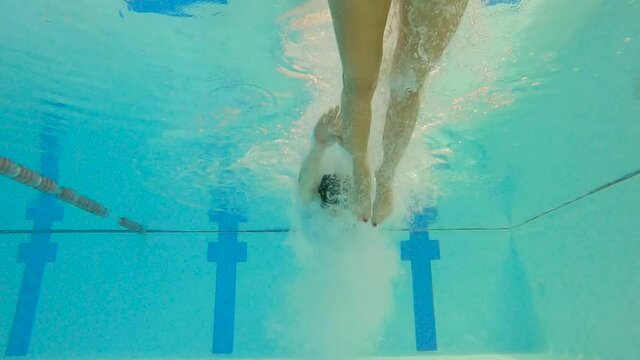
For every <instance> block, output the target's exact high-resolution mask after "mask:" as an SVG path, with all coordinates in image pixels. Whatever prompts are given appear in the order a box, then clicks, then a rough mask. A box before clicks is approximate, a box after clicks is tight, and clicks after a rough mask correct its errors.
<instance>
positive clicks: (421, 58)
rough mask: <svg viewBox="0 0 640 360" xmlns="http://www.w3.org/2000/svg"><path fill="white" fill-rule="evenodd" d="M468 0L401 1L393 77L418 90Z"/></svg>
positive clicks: (444, 45)
mask: <svg viewBox="0 0 640 360" xmlns="http://www.w3.org/2000/svg"><path fill="white" fill-rule="evenodd" d="M467 3H468V0H401V2H400V8H399V29H398V41H397V42H396V49H395V51H394V60H393V62H394V64H393V68H394V76H395V77H396V78H398V80H399V79H404V80H405V81H407V80H408V79H409V78H410V80H411V81H413V82H415V84H412V85H413V86H411V87H417V88H419V87H420V86H421V85H422V83H423V82H424V80H425V78H426V76H427V73H428V71H429V70H430V69H431V68H432V66H433V64H435V63H436V62H437V61H438V60H439V59H440V57H441V56H442V53H443V52H444V50H445V49H446V47H447V45H448V44H449V41H450V40H451V37H453V34H455V32H456V30H457V29H458V26H459V25H460V21H461V20H462V16H463V15H464V11H465V9H466V7H467Z"/></svg>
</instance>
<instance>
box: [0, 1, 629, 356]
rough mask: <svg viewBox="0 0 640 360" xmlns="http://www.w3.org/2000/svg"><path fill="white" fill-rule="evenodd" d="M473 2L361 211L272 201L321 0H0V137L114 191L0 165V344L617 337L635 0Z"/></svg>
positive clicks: (333, 62)
mask: <svg viewBox="0 0 640 360" xmlns="http://www.w3.org/2000/svg"><path fill="white" fill-rule="evenodd" d="M490 3H491V4H483V3H481V2H479V1H477V2H472V3H471V5H470V8H469V9H468V12H467V14H466V17H465V21H464V22H463V25H462V26H461V29H460V31H459V32H458V34H457V35H456V37H455V39H454V40H453V42H452V43H451V45H450V48H449V51H448V53H447V54H446V55H445V57H444V59H443V61H442V64H441V65H440V67H439V68H438V70H437V71H435V72H434V73H433V74H432V76H431V81H430V83H429V85H428V87H427V88H426V91H425V99H424V106H423V110H422V113H421V117H420V120H419V124H418V128H417V130H416V134H415V136H414V139H413V140H412V143H411V145H410V147H409V149H408V151H407V156H406V157H405V159H404V162H403V164H402V165H401V169H400V170H399V174H398V179H397V183H396V191H397V199H396V211H395V213H394V216H393V217H392V218H391V219H390V220H389V221H388V222H387V223H385V224H384V226H383V227H382V229H381V230H374V229H372V228H370V227H367V226H364V225H354V224H353V222H352V221H350V220H349V218H347V217H344V216H338V217H331V216H330V215H329V214H327V213H326V212H323V211H319V210H318V209H313V208H311V209H300V208H298V207H296V205H295V201H294V193H295V183H296V178H297V171H298V167H299V165H300V162H301V160H302V157H303V156H304V152H305V151H306V149H307V148H308V146H309V140H310V139H309V134H310V130H311V128H312V126H313V124H314V122H315V120H316V119H317V118H318V116H319V115H320V114H321V113H322V112H324V111H325V110H326V109H327V108H329V107H330V106H333V105H334V104H335V103H336V102H337V100H338V97H339V90H338V89H339V88H340V82H339V79H340V67H339V59H338V56H337V52H336V49H335V41H334V39H333V33H332V29H331V23H330V18H329V16H328V10H327V7H326V2H325V1H315V0H314V1H301V0H300V1H293V0H291V1H285V0H278V1H272V2H264V1H259V0H228V1H222V0H221V1H203V2H192V1H115V0H114V1H100V2H96V1H74V2H68V3H61V2H46V1H36V2H31V3H28V2H21V1H15V0H7V1H4V2H3V3H2V11H1V12H0V74H1V76H0V115H1V118H0V124H1V126H0V129H1V131H0V156H1V157H6V158H10V159H12V160H13V161H14V162H16V163H19V164H21V165H24V166H26V167H28V168H30V169H33V170H35V171H38V172H41V173H42V174H44V175H46V176H48V177H51V178H53V179H55V180H56V181H57V182H58V183H59V184H60V185H61V186H65V187H69V188H73V189H75V190H76V191H77V192H78V193H81V194H83V195H86V196H88V197H90V198H92V199H95V200H96V201H98V202H100V203H101V204H103V205H104V206H106V207H108V208H109V211H110V213H111V214H113V216H111V217H109V218H106V219H105V218H100V217H96V216H93V215H91V214H88V213H87V212H84V211H82V210H80V209H78V208H75V207H73V206H70V205H68V204H65V203H63V202H61V201H59V200H56V199H55V198H53V197H46V196H43V195H41V194H40V193H38V192H37V191H36V190H34V189H32V188H29V187H27V186H24V185H22V184H19V183H18V182H15V181H13V180H11V179H9V178H6V177H1V178H0V195H2V196H0V349H1V350H2V352H3V354H5V356H7V357H13V356H15V357H21V356H27V357H37V358H65V359H67V358H71V359H73V358H87V359H89V358H121V359H124V358H161V357H170V358H208V357H214V358H215V357H238V358H256V357H261V358H265V357H268V358H280V357H294V358H307V357H315V358H326V359H338V358H356V357H377V356H384V357H401V356H429V357H434V356H435V358H438V356H442V357H444V358H456V357H458V356H459V357H462V358H467V357H468V358H489V359H491V358H503V357H504V358H516V359H518V358H523V359H524V358H532V359H533V358H536V359H538V358H540V359H556V358H567V359H636V358H639V357H640V328H639V327H638V324H640V305H639V303H638V300H637V299H638V298H640V290H638V289H640V276H639V275H638V274H639V272H640V262H638V260H637V259H638V258H639V256H640V245H639V244H640V242H639V241H638V240H639V239H640V221H639V219H640V205H639V204H640V176H638V174H639V171H640V122H639V121H638V120H639V119H640V115H639V114H640V61H639V60H638V59H640V25H639V22H638V19H639V18H640V2H638V1H636V0H616V1H608V2H606V1H600V0H585V1H580V2H560V1H552V0H538V1H534V0H529V1H521V2H516V3H515V4H512V3H513V2H510V1H503V2H498V1H492V2H490ZM493 3H497V4H493ZM391 24H392V25H391V26H390V28H389V29H388V30H389V31H388V36H387V39H386V43H387V44H392V39H393V34H394V28H393V15H392V17H391ZM385 70H386V67H385V66H383V74H382V75H383V79H382V81H381V83H382V84H383V86H382V87H381V89H380V91H379V93H378V94H377V96H376V98H375V99H374V104H373V109H374V119H373V125H372V126H373V129H372V140H371V148H372V151H373V156H372V161H373V162H374V163H375V162H377V161H379V159H380V154H379V151H378V149H379V148H380V146H379V142H380V139H379V137H380V134H381V120H382V117H381V116H382V114H383V111H384V105H385V102H386V100H385V99H386V87H385V86H384V84H385V82H384V75H385ZM332 156H336V157H338V156H339V155H337V154H333V155H332ZM118 216H126V217H128V218H130V219H132V220H134V221H137V222H139V223H141V224H143V225H144V226H145V227H146V228H147V230H148V231H147V233H146V234H145V235H139V234H135V233H130V232H127V231H125V230H122V228H120V227H119V226H118V224H117V221H116V220H115V219H116V217H118ZM412 219H413V220H412ZM416 219H417V220H416ZM435 240H437V243H436V242H435ZM407 241H408V242H407Z"/></svg>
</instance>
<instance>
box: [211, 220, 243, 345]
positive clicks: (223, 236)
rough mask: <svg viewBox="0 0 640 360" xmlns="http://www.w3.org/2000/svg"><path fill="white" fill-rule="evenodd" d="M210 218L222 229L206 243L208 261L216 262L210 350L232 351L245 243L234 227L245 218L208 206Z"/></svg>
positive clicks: (236, 227)
mask: <svg viewBox="0 0 640 360" xmlns="http://www.w3.org/2000/svg"><path fill="white" fill-rule="evenodd" d="M209 220H210V221H211V222H214V223H217V224H218V230H220V231H222V232H220V233H218V241H216V242H210V243H209V252H208V261H210V262H215V263H217V270H216V294H215V305H214V313H213V316H214V318H213V346H212V352H213V353H214V354H231V353H232V352H233V333H234V319H235V311H236V309H235V308H236V271H237V267H236V265H237V263H238V262H245V261H247V243H244V242H238V233H237V232H236V231H237V230H238V227H239V224H240V223H241V222H246V221H247V219H246V218H245V217H243V216H241V215H238V214H234V213H231V212H225V211H214V210H211V211H209ZM225 231H228V232H225Z"/></svg>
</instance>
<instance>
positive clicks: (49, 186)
mask: <svg viewBox="0 0 640 360" xmlns="http://www.w3.org/2000/svg"><path fill="white" fill-rule="evenodd" d="M0 175H4V176H6V177H8V178H10V179H13V180H15V181H17V182H19V183H21V184H24V185H27V186H29V187H32V188H34V189H36V190H38V191H40V192H42V193H43V194H47V195H53V196H55V197H57V198H58V199H60V200H62V201H64V202H66V203H68V204H71V205H73V206H75V207H77V208H79V209H81V210H84V211H86V212H88V213H91V214H93V215H95V216H99V217H101V218H108V217H110V214H109V209H107V208H106V207H105V206H103V205H102V204H100V203H99V202H97V201H95V200H92V199H90V198H88V197H86V196H84V195H81V194H78V193H76V192H75V191H74V190H72V189H70V188H66V187H60V186H58V184H57V183H56V181H55V180H52V179H50V178H48V177H46V176H43V175H41V174H39V173H38V172H36V171H34V170H31V169H29V168H27V167H25V166H22V165H19V164H17V163H15V162H13V161H12V160H11V159H9V158H6V157H2V156H0ZM117 220H118V225H120V226H122V227H123V228H125V229H127V230H129V231H133V232H137V233H144V232H145V228H144V227H143V226H142V225H140V224H138V223H136V222H135V221H132V220H131V219H128V218H126V217H118V218H117Z"/></svg>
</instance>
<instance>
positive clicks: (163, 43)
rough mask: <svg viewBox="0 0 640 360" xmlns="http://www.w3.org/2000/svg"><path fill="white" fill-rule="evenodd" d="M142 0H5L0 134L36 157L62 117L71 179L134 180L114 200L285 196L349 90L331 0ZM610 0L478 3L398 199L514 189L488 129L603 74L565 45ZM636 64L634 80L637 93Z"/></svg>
mask: <svg viewBox="0 0 640 360" xmlns="http://www.w3.org/2000/svg"><path fill="white" fill-rule="evenodd" d="M140 4H141V3H140V2H137V1H126V2H124V1H108V2H101V3H99V4H98V3H95V2H92V1H83V2H74V3H64V4H61V3H55V4H53V3H49V2H40V3H39V6H28V5H27V4H24V3H22V2H19V1H8V2H5V3H4V4H3V14H4V15H3V16H2V20H3V21H2V25H1V27H2V33H3V34H4V36H3V38H2V40H1V41H2V42H1V46H0V60H1V62H2V77H3V81H2V82H1V83H0V94H1V95H2V96H1V97H0V109H1V110H2V115H3V116H4V119H3V136H2V137H0V150H2V152H3V153H5V154H7V155H8V156H11V157H13V158H14V159H16V161H18V162H21V163H25V164H28V165H33V164H35V163H36V162H37V157H38V154H39V153H40V152H41V151H42V148H41V144H40V141H39V140H38V139H39V136H40V134H41V133H42V132H43V131H44V132H45V133H47V132H50V133H52V134H55V135H56V137H58V138H59V140H60V147H61V149H62V152H63V158H65V159H67V160H70V161H71V162H72V165H66V166H68V171H66V172H64V173H66V174H73V176H72V177H70V176H68V175H67V177H66V180H67V182H71V183H73V186H78V185H77V184H91V183H93V182H96V183H103V182H104V181H107V182H108V180H98V179H97V177H98V176H100V174H105V175H103V176H109V177H118V176H121V177H122V179H121V181H123V182H124V181H126V182H128V183H130V184H133V185H135V186H133V185H132V186H133V188H132V191H133V193H131V195H130V197H129V199H128V200H125V199H116V200H114V201H113V202H114V206H126V205H125V204H126V203H127V202H132V201H133V202H136V201H142V200H140V199H141V198H145V199H149V198H153V197H158V198H159V199H161V200H158V201H161V202H164V203H165V204H166V206H178V207H185V206H186V207H187V208H191V209H208V208H210V207H211V206H212V204H211V198H212V196H211V192H212V191H214V192H216V191H218V192H225V191H226V192H229V193H236V194H237V193H242V194H243V195H242V198H243V199H245V200H246V201H249V202H251V203H252V204H253V206H252V208H254V209H265V210H264V211H266V212H269V211H270V210H269V209H272V210H273V209H275V208H277V207H278V206H279V205H278V204H283V203H288V202H289V201H290V197H291V194H292V189H293V188H294V187H295V182H296V177H297V171H298V166H299V164H300V162H301V160H302V157H303V155H304V152H305V151H306V149H307V147H308V146H309V140H310V130H311V128H312V126H313V124H314V123H315V121H316V119H317V118H318V116H319V115H320V114H322V113H323V112H324V111H326V109H328V108H329V107H332V106H334V105H335V104H336V103H337V102H338V99H339V92H340V71H341V70H340V65H339V64H340V62H339V56H338V53H337V49H336V44H335V39H334V35H333V30H332V26H331V19H330V15H329V11H328V7H327V4H326V2H325V1H323V0H310V1H297V2H290V1H276V2H274V3H271V4H270V5H269V6H267V5H265V4H261V3H259V2H251V1H249V2H230V3H226V2H224V1H202V2H193V1H185V2H181V3H179V4H178V5H180V6H177V7H175V6H174V8H172V9H164V8H163V9H161V10H162V11H161V10H158V9H156V8H154V7H152V8H140ZM149 4H150V3H149ZM149 4H147V5H148V6H151V5H149ZM154 6H155V5H154ZM617 6H618V7H624V6H628V7H629V8H630V9H631V8H633V9H636V8H637V4H634V3H633V2H631V3H629V4H628V5H622V4H620V5H617ZM604 7H605V5H604V3H603V2H601V1H598V0H589V1H583V2H580V3H579V4H565V3H562V4H561V3H556V2H549V1H521V2H517V3H516V4H498V5H495V6H485V5H484V4H483V3H482V2H479V1H474V2H471V4H470V6H469V9H468V11H467V13H466V16H465V19H464V21H463V23H462V25H461V27H460V30H459V32H458V34H457V35H456V36H455V38H454V39H453V41H452V43H451V44H450V47H449V50H448V51H447V53H446V54H445V56H444V58H443V59H442V61H441V63H440V64H439V66H438V67H437V69H436V70H435V71H434V72H433V73H432V74H431V77H430V81H429V84H428V86H427V88H426V89H425V92H424V94H425V95H424V99H423V106H422V109H421V114H420V119H419V122H418V126H417V129H416V132H415V135H414V138H413V140H412V143H411V145H410V147H409V149H408V151H407V155H406V156H405V160H404V161H403V163H402V164H401V168H400V170H399V171H398V174H399V176H398V179H397V183H398V184H397V185H398V186H397V187H398V189H400V192H399V196H398V200H397V202H398V205H399V206H398V208H400V209H406V208H407V207H409V208H411V207H412V205H411V204H409V199H413V200H414V201H415V200H416V199H417V205H415V206H422V205H424V204H427V203H429V204H433V203H435V202H436V201H438V198H439V194H451V193H454V192H459V193H460V192H461V189H460V188H467V189H475V190H473V191H482V192H486V193H492V192H493V193H496V194H500V196H503V195H505V194H507V193H509V192H510V191H512V190H513V189H512V188H511V190H509V189H510V188H509V187H510V186H512V185H513V184H514V181H515V180H514V177H516V178H517V177H518V176H520V174H518V173H517V172H516V173H514V171H513V170H512V169H511V168H510V167H511V165H513V164H510V163H508V162H504V161H496V160H497V158H496V156H495V155H496V154H495V152H494V153H493V155H491V154H488V153H489V152H490V151H489V150H487V146H488V145H491V142H489V143H487V139H488V138H492V139H495V138H496V136H497V134H499V133H500V132H505V133H506V132H512V133H511V135H510V140H509V141H510V142H512V144H511V146H516V145H517V144H518V143H522V141H521V140H520V138H518V136H520V135H516V134H514V133H513V131H516V132H519V131H520V130H523V131H522V132H521V133H522V134H524V129H526V128H527V127H528V126H529V121H528V120H527V119H526V118H525V117H523V116H520V114H523V113H526V112H527V111H528V106H529V105H528V104H529V103H532V102H535V101H540V100H541V99H553V98H556V97H558V96H557V95H564V94H567V91H568V90H567V89H570V88H571V86H573V85H566V84H568V80H563V79H565V78H567V79H568V78H570V77H571V76H573V75H572V74H584V75H585V76H593V77H597V76H601V78H602V77H605V75H604V74H599V73H596V72H597V69H595V68H588V67H589V65H588V63H585V62H584V61H583V60H581V58H580V56H578V55H571V54H567V53H566V52H565V50H564V49H565V48H567V47H568V46H574V47H575V46H577V45H573V44H580V41H578V39H582V37H581V34H582V33H584V32H585V31H587V30H585V26H586V25H585V24H587V23H589V22H590V21H592V19H595V16H596V15H595V14H596V13H597V12H598V11H602V9H603V8H604ZM551 10H552V11H551ZM612 11H613V10H612ZM7 14H11V15H10V16H9V15H7ZM622 23H624V22H622ZM622 23H621V24H622ZM394 27H395V14H394V11H393V10H392V15H391V17H390V22H389V27H388V29H387V34H386V40H385V47H386V51H385V61H384V63H383V69H382V74H381V75H382V79H381V81H380V88H379V91H378V93H377V94H376V97H375V99H374V103H373V108H374V119H373V123H372V135H371V144H370V148H371V151H372V153H373V156H372V161H373V162H374V166H375V164H376V163H377V162H379V161H380V157H381V150H380V149H381V132H382V125H383V115H384V112H385V106H386V103H387V97H388V91H387V86H386V78H385V76H386V73H387V71H388V63H389V61H388V60H389V54H390V52H391V50H392V48H393V43H394V39H395V30H394ZM13 29H19V30H20V31H13ZM625 29H626V28H623V27H621V28H620V30H619V33H620V34H621V36H620V39H617V40H616V41H617V42H616V44H614V45H612V48H611V49H603V50H606V52H605V53H604V54H609V53H611V56H613V57H617V59H620V60H621V61H626V60H625V59H627V58H626V57H627V56H631V55H630V54H632V53H633V50H634V49H637V42H638V39H637V34H634V33H633V31H629V30H625ZM603 41H604V40H603ZM587 51H590V50H587ZM594 53H596V52H594ZM603 56H604V55H603ZM607 56H608V55H607ZM612 59H613V58H612ZM632 78H633V77H632ZM634 79H636V80H633V81H631V84H632V85H631V88H630V90H629V93H631V94H635V95H634V96H635V98H636V99H637V98H638V97H639V96H640V95H638V92H640V90H638V89H639V88H640V87H639V86H638V85H637V84H638V80H637V74H636V76H635V78H634ZM523 136H524V135H523ZM536 136H538V135H536ZM491 141H493V140H491ZM525 142H526V141H525ZM505 144H506V143H505ZM492 156H493V157H492ZM523 159H524V158H523ZM509 161H512V160H509ZM523 161H524V160H523ZM522 165H523V166H522V168H527V167H528V168H529V169H531V168H532V167H531V166H530V164H525V163H524V162H523V163H522ZM515 167H519V165H517V164H516V165H515ZM114 169H126V171H124V172H121V175H118V171H115V172H114V171H113V170H114ZM107 174H108V175H107ZM125 174H126V175H125ZM496 184H498V185H496ZM509 184H512V185H509ZM103 186H106V185H103ZM225 189H226V190H225ZM84 190H85V192H89V193H91V192H94V193H96V195H99V196H107V197H108V195H107V194H109V190H107V189H96V190H93V189H91V187H90V186H86V188H85V189H84ZM223 190H224V191H223ZM139 194H144V196H143V197H141V196H140V195H139ZM503 200H504V199H503ZM216 201H218V202H220V203H224V202H225V201H223V200H220V199H218V200H216ZM501 201H502V200H501ZM505 201H506V200H505ZM213 206H214V207H216V206H219V204H218V205H216V203H215V202H214V204H213ZM402 213H403V212H402V211H400V212H398V216H399V219H401V218H402V215H403V214H402Z"/></svg>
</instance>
